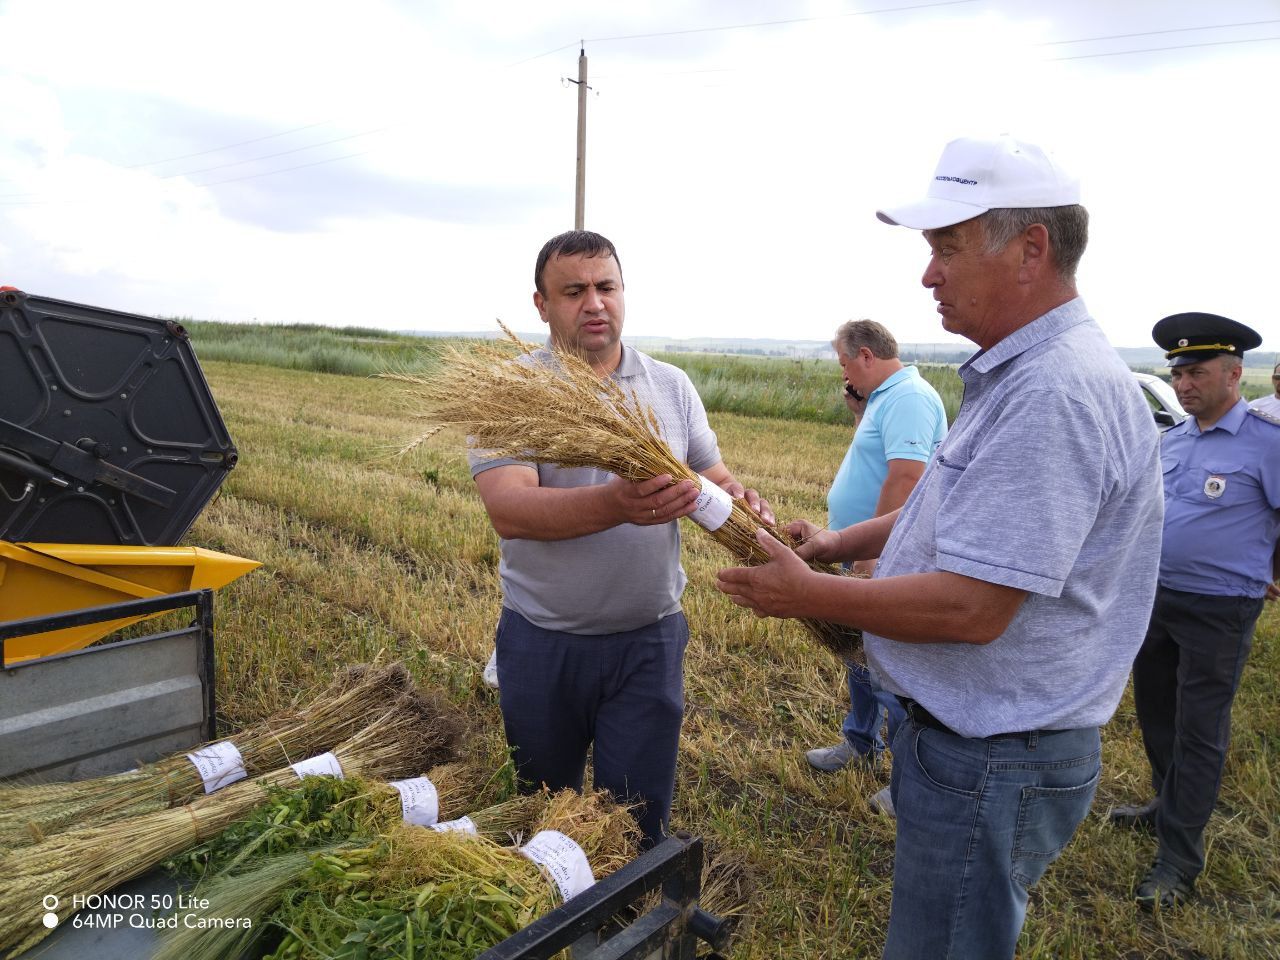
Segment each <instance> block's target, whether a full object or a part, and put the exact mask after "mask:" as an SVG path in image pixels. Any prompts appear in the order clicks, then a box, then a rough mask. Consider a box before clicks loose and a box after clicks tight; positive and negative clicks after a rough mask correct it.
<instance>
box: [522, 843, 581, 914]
mask: <svg viewBox="0 0 1280 960" xmlns="http://www.w3.org/2000/svg"><path fill="white" fill-rule="evenodd" d="M520 852H521V853H523V854H524V855H525V856H526V857H528V858H529V859H530V860H532V861H533V862H534V863H536V864H537V865H538V866H540V867H541V868H542V869H543V870H545V871H547V874H548V875H549V876H550V877H551V879H552V880H554V881H555V884H556V886H557V887H559V888H560V897H561V899H562V900H568V899H569V898H570V897H576V896H577V895H578V894H580V893H581V892H582V891H583V890H585V889H587V887H589V886H591V885H592V884H593V883H595V882H596V878H595V877H594V876H593V875H592V873H591V864H589V863H587V855H586V854H585V853H583V852H582V848H581V847H580V846H578V844H577V842H576V841H575V840H574V839H573V837H566V836H565V835H564V834H563V833H561V832H560V831H559V830H543V831H542V832H541V833H537V834H534V837H533V839H532V840H530V841H529V842H528V843H526V844H525V845H524V846H523V847H521V848H520Z"/></svg>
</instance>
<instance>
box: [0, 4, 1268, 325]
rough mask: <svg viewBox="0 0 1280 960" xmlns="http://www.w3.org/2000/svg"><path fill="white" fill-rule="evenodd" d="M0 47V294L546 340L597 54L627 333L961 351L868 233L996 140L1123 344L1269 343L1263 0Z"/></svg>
mask: <svg viewBox="0 0 1280 960" xmlns="http://www.w3.org/2000/svg"><path fill="white" fill-rule="evenodd" d="M779 21H789V22H779ZM0 36H2V37H4V38H5V41H6V42H5V53H4V57H3V58H2V59H0V105H2V107H3V120H4V132H3V135H2V136H0V284H5V283H7V284H13V285H15V286H18V287H20V288H22V289H24V290H27V291H28V292H30V293H37V294H42V295H46V296H53V297H58V298H62V299H68V300H76V301H80V302H85V303H91V304H95V305H99V306H106V307H112V308H116V309H121V310H128V311H133V312H139V313H148V314H162V315H181V316H191V317H195V318H199V319H217V320H225V321H246V320H253V319H257V320H261V321H269V322H273V323H294V322H302V321H308V322H317V323H323V324H333V325H345V324H360V325H365V326H374V327H384V328H390V329H420V330H449V331H453V330H492V329H495V326H494V318H495V317H501V318H502V319H503V320H505V321H506V322H508V323H509V324H511V325H513V326H515V327H516V328H518V329H521V330H526V331H532V330H535V329H537V328H538V327H539V326H540V324H539V323H538V321H537V318H536V314H535V312H534V310H533V306H532V303H531V293H532V289H533V280H532V267H533V260H534V256H535V255H536V253H537V250H538V248H539V246H540V245H541V244H542V242H543V241H544V240H546V239H547V238H548V237H550V236H551V235H553V234H555V233H558V232H560V231H561V230H564V229H568V228H570V227H572V225H573V190H574V157H575V152H574V147H575V143H574V140H575V123H576V120H575V115H576V108H577V97H576V91H575V88H574V86H573V85H572V84H568V83H565V82H563V80H562V78H564V77H576V76H577V56H578V41H579V40H580V39H581V40H585V46H586V53H587V56H588V57H589V59H590V74H591V79H590V84H591V88H592V89H591V96H590V97H589V104H588V147H587V205H586V225H587V227H588V228H590V229H594V230H598V231H600V232H602V233H604V234H605V235H607V236H608V237H610V238H611V239H612V240H613V241H614V242H615V243H616V244H617V246H618V248H619V252H620V254H621V259H622V264H623V269H624V273H625V278H626V283H627V308H628V309H627V330H628V331H629V332H630V333H632V334H643V335H664V336H671V337H694V336H709V337H777V338H783V339H813V340H824V339H828V338H830V336H831V334H832V333H833V331H834V329H835V328H836V327H837V326H838V325H839V324H840V323H841V322H842V321H844V320H846V319H849V318H853V317H871V318H874V319H877V320H880V321H881V322H883V323H885V324H887V325H888V326H889V327H890V329H892V330H893V331H894V332H895V334H896V335H897V336H898V339H899V340H901V341H903V342H922V341H937V342H947V341H950V340H952V339H954V338H951V337H949V336H948V335H947V334H945V333H944V332H943V331H942V330H941V328H940V326H939V324H938V320H937V316H936V314H935V313H934V311H933V301H932V299H931V297H930V295H929V293H928V292H927V291H926V290H924V289H923V288H922V287H921V286H920V284H919V277H920V274H921V271H922V269H923V267H924V265H925V252H926V249H927V248H926V246H925V243H924V241H923V239H922V238H921V237H920V236H919V234H917V233H916V232H914V231H909V230H906V229H903V228H901V227H889V226H886V225H884V224H881V223H880V222H879V221H877V220H876V219H875V215H874V211H875V209H876V207H878V206H883V205H885V204H889V203H893V202H895V201H900V200H911V199H915V198H916V197H918V196H921V195H923V192H924V190H925V189H926V187H927V185H928V181H929V178H930V176H931V175H932V171H933V167H934V165H935V163H936V161H937V158H938V155H939V153H940V152H941V149H942V146H943V145H944V144H945V143H946V141H948V140H949V139H951V138H953V137H956V136H962V135H992V134H998V133H1011V134H1014V135H1016V136H1020V137H1023V138H1025V139H1030V140H1034V141H1037V142H1039V143H1041V144H1043V145H1045V146H1046V147H1048V148H1050V149H1052V150H1053V151H1054V152H1055V153H1056V154H1057V155H1058V156H1059V157H1060V158H1061V159H1062V160H1063V161H1064V162H1066V163H1067V164H1068V165H1069V166H1070V167H1071V168H1072V169H1074V170H1075V171H1076V172H1077V173H1078V174H1079V175H1080V177H1081V180H1082V183H1083V192H1084V202H1085V204H1086V206H1087V207H1088V208H1089V210H1090V214H1091V217H1092V239H1091V243H1090V246H1089V250H1088V251H1087V252H1086V254H1085V258H1084V261H1083V263H1082V266H1081V270H1080V275H1079V280H1080V289H1081V292H1082V293H1083V295H1084V297H1085V300H1086V302H1087V303H1088V305H1089V307H1090V308H1091V310H1092V312H1093V314H1094V315H1095V316H1096V317H1097V318H1098V320H1099V321H1100V322H1101V324H1102V326H1103V328H1104V329H1105V330H1106V331H1107V333H1108V335H1109V336H1110V337H1111V340H1112V342H1113V343H1115V344H1116V345H1117V346H1145V345H1148V344H1150V330H1151V326H1152V324H1153V323H1154V322H1155V321H1156V320H1158V319H1159V318H1160V317H1162V316H1164V315H1165V314H1168V313H1174V312H1179V311H1183V310H1208V311H1212V312H1215V313H1222V314H1226V315H1227V316H1231V317H1234V318H1235V319H1238V320H1240V321H1242V322H1245V323H1248V324H1249V325H1251V326H1253V327H1254V328H1255V329H1258V330H1259V331H1260V332H1261V333H1262V334H1263V337H1264V340H1265V343H1264V347H1265V348H1266V349H1268V350H1275V349H1277V348H1280V335H1278V334H1277V326H1276V319H1277V308H1276V300H1275V293H1274V286H1275V277H1276V276H1277V256H1276V252H1275V238H1274V235H1273V234H1274V231H1275V229H1276V222H1277V219H1278V218H1277V212H1278V211H1280V172H1277V170H1278V169H1280V166H1278V160H1277V158H1280V122H1278V121H1277V109H1276V106H1275V99H1276V93H1277V91H1278V90H1280V0H1212V2H1210V0H1201V2H1178V0H1072V2H1069V3H1068V2H1061V0H1057V2H1054V0H968V2H950V3H939V2H933V3H931V2H928V0H860V2H856V3H855V2H848V0H808V2H804V0H733V2H730V0H720V2H713V0H678V2H676V0H650V2H647V3H631V4H604V3H600V2H599V0H593V2H571V0H548V2H543V3H529V2H527V0H501V2H485V0H459V2H435V3H427V2H423V3H407V2H405V3H393V2H373V0H363V2H360V3H355V2H347V3H336V2H315V0H306V2H272V0H253V2H241V0H223V2H220V3H217V4H201V5H196V4H189V3H181V2H173V0H165V2H141V0H113V2H111V3H103V2H100V0H83V2H81V0H0ZM1133 51H1142V52H1133Z"/></svg>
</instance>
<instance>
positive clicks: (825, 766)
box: [804, 740, 875, 773]
mask: <svg viewBox="0 0 1280 960" xmlns="http://www.w3.org/2000/svg"><path fill="white" fill-rule="evenodd" d="M804 757H805V759H806V760H808V761H809V766H811V767H813V769H815V770H821V771H822V772H823V773H835V772H836V771H837V770H843V769H844V768H845V767H847V766H848V765H849V764H850V763H852V762H853V761H854V760H857V762H858V763H860V764H863V765H864V766H868V767H869V766H871V765H872V764H874V763H875V755H874V754H867V753H858V752H857V751H856V750H854V749H853V744H851V743H850V742H849V741H848V740H841V741H840V742H839V743H837V744H836V745H835V746H834V747H814V748H813V749H812V750H806V751H805V754H804Z"/></svg>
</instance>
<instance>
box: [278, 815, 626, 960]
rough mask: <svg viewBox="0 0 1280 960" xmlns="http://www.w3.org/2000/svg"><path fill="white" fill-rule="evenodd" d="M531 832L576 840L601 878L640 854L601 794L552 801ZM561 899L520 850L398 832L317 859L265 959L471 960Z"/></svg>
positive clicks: (290, 895) (474, 839)
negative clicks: (550, 832) (558, 834)
mask: <svg viewBox="0 0 1280 960" xmlns="http://www.w3.org/2000/svg"><path fill="white" fill-rule="evenodd" d="M473 819H474V816H473ZM531 830H533V831H538V830H559V831H560V832H562V833H565V834H567V835H568V836H570V837H572V838H573V839H574V840H575V841H576V842H577V843H578V844H579V846H581V847H582V849H583V851H584V853H586V855H587V859H588V862H590V864H591V865H592V868H593V871H594V873H595V875H596V877H597V878H599V877H600V876H603V875H606V874H608V873H612V872H613V871H614V870H616V869H617V868H618V867H620V866H622V865H623V864H624V863H626V862H627V861H628V860H629V859H631V858H632V857H633V856H634V855H635V851H636V840H637V829H636V826H635V821H634V819H633V818H632V816H631V814H630V812H629V811H628V810H627V808H625V807H620V806H617V805H615V804H613V803H612V802H610V801H609V800H608V799H607V797H606V796H602V795H598V794H597V795H585V796H581V795H578V794H576V793H574V792H573V791H563V792H561V793H559V794H556V795H555V796H554V797H552V798H551V800H550V802H549V804H548V805H547V807H546V810H545V812H544V814H543V816H542V817H541V818H540V819H539V821H538V823H537V824H535V825H534V826H533V827H532V828H531ZM492 832H493V831H492V830H490V831H489V833H490V834H492ZM558 902H559V894H558V893H557V892H556V889H555V887H554V885H553V884H552V883H551V881H550V880H549V879H548V878H547V877H545V876H544V875H543V874H542V872H541V869H540V868H539V867H538V866H536V865H535V864H534V863H533V862H532V861H530V860H529V859H527V858H526V857H524V856H523V855H522V854H521V853H520V852H519V849H518V848H517V847H508V846H502V845H500V844H499V843H497V842H494V841H493V840H491V839H488V838H486V837H485V836H483V835H482V836H470V835H467V834H462V833H456V832H446V833H437V832H435V831H428V830H415V829H412V828H406V827H399V828H397V829H395V830H392V831H390V832H388V833H387V834H386V835H384V836H382V837H380V838H379V839H378V840H377V841H375V842H374V843H371V844H369V845H368V846H365V847H361V848H357V849H347V850H342V851H339V852H335V853H331V854H324V855H318V856H316V857H313V859H312V864H311V867H310V868H309V869H308V871H307V873H306V876H305V877H304V878H303V882H302V884H300V885H299V886H298V887H296V888H294V889H292V890H290V891H288V892H286V893H285V895H284V898H283V903H282V906H281V909H280V910H279V911H278V912H277V914H276V916H275V922H276V923H277V924H279V925H280V926H281V927H283V928H284V929H285V931H286V934H285V936H284V938H283V939H282V940H281V942H280V943H279V945H278V946H277V948H276V950H275V952H274V953H272V954H271V955H270V958H269V960H286V958H294V957H328V958H335V960H338V958H341V960H357V958H360V960H373V958H378V957H387V958H391V957H400V958H405V960H410V958H423V960H427V958H431V960H437V958H439V960H454V958H457V960H462V958H472V957H474V956H475V955H476V954H477V953H479V952H481V951H483V950H486V949H488V948H489V947H491V946H494V945H495V944H497V943H500V942H501V941H503V940H505V939H506V938H507V937H509V936H511V935H512V934H513V933H515V932H516V931H517V930H519V929H521V928H522V927H524V926H526V925H528V924H529V923H531V922H532V921H533V920H534V919H536V918H537V917H539V916H541V915H542V914H543V913H546V912H547V911H548V910H550V909H552V908H554V907H555V906H556V905H557V904H558Z"/></svg>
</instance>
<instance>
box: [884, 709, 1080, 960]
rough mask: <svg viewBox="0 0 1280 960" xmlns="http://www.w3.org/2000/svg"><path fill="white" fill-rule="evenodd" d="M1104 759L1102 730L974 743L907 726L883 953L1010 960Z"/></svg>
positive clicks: (896, 753) (897, 768)
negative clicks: (1031, 897) (1037, 887)
mask: <svg viewBox="0 0 1280 960" xmlns="http://www.w3.org/2000/svg"><path fill="white" fill-rule="evenodd" d="M1101 757H1102V753H1101V738H1100V737H1099V734H1098V728H1097V727H1085V728H1082V729H1079V730H1061V731H1056V732H1053V731H1045V732H1038V733H1030V734H1020V735H1019V734H1005V735H1000V736H995V737H991V738H989V739H986V740H975V739H969V738H966V737H960V736H957V735H955V734H953V733H944V732H942V731H939V730H934V729H932V728H929V727H924V726H921V725H920V724H918V723H917V722H916V720H915V718H914V717H913V718H911V719H910V720H908V722H906V723H904V724H902V726H900V727H899V728H898V735H897V736H896V737H895V738H894V741H893V778H892V781H891V789H892V796H893V805H894V808H895V810H896V811H897V819H898V836H897V847H896V849H895V851H894V859H893V906H892V909H891V912H890V916H889V934H888V937H887V940H886V942H885V948H884V957H885V960H907V958H911V960H947V958H951V960H1000V958H1003V957H1008V958H1012V957H1013V955H1014V949H1015V947H1016V946H1017V943H1018V935H1019V933H1020V932H1021V930H1022V922H1023V920H1024V919H1025V917H1026V912H1027V890H1028V889H1029V888H1030V887H1031V885H1032V884H1034V883H1035V882H1036V881H1037V880H1039V879H1040V877H1041V876H1043V874H1044V872H1045V870H1046V869H1047V868H1048V866H1049V864H1050V863H1052V862H1053V861H1054V860H1056V859H1057V858H1058V855H1059V854H1061V853H1062V851H1063V849H1064V848H1065V847H1066V845H1067V843H1068V842H1069V841H1070V840H1071V837H1072V835H1073V834H1074V833H1075V831H1076V827H1078V826H1079V825H1080V822H1081V821H1082V820H1084V818H1085V816H1086V815H1087V814H1088V812H1089V806H1090V804H1091V803H1092V802H1093V795H1094V793H1095V791H1096V790H1097V788H1098V778H1099V776H1100V775H1101V771H1102V759H1101Z"/></svg>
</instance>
